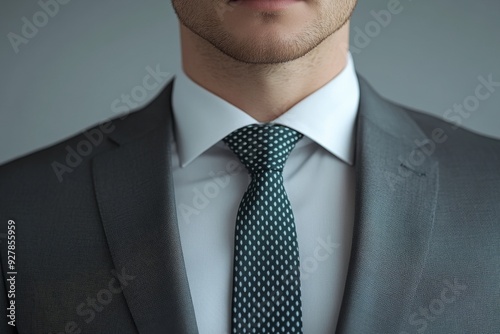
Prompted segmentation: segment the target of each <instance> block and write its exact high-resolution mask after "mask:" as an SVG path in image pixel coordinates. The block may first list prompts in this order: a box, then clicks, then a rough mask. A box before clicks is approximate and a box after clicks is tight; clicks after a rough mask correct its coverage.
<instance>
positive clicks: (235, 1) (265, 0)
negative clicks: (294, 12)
mask: <svg viewBox="0 0 500 334" xmlns="http://www.w3.org/2000/svg"><path fill="white" fill-rule="evenodd" d="M302 1H303V0H230V1H229V4H230V5H233V6H242V7H247V8H251V9H255V10H261V11H279V10H284V9H287V8H289V7H290V6H293V5H295V4H297V3H299V2H302Z"/></svg>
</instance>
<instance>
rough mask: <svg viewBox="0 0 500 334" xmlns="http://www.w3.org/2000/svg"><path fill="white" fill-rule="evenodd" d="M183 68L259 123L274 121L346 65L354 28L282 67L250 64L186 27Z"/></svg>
mask: <svg viewBox="0 0 500 334" xmlns="http://www.w3.org/2000/svg"><path fill="white" fill-rule="evenodd" d="M180 29H181V47H182V64H183V69H184V72H185V73H186V75H187V76H188V77H190V78H191V79H192V80H193V81H194V82H196V83H197V84H198V85H200V86H202V87H203V88H205V89H207V90H208V91H210V92H212V93H213V94H215V95H217V96H219V97H220V98H222V99H224V100H226V101H227V102H229V103H231V104H232V105H234V106H236V107H238V108H239V109H241V110H243V111H244V112H246V113H247V114H248V115H250V116H251V117H253V118H254V119H256V120H257V121H259V122H270V121H272V120H274V119H276V118H277V117H279V116H280V115H282V114H283V113H285V112H286V111H288V110H289V109H290V108H292V107H293V106H294V105H295V104H297V103H298V102H300V101H301V100H303V99H304V98H306V97H307V96H308V95H310V94H312V93H313V92H315V91H316V90H318V89H319V88H321V87H322V86H324V85H325V84H327V83H328V82H329V81H331V80H332V79H333V78H335V77H336V76H337V75H338V74H339V73H340V72H341V71H342V70H343V69H344V67H345V66H346V64H347V52H348V50H347V48H346V46H347V45H348V42H349V24H345V25H344V27H342V28H341V29H339V30H338V31H337V32H335V33H334V34H333V35H331V36H330V37H329V38H327V39H325V40H324V41H323V42H322V43H321V44H320V45H319V46H318V47H316V48H315V49H314V50H312V51H311V52H309V53H308V54H307V55H305V56H304V57H301V58H299V59H296V60H294V61H291V62H288V63H283V64H245V63H242V62H239V61H236V60H234V59H233V58H230V57H228V56H226V55H225V54H223V53H222V52H220V51H219V50H217V49H215V48H214V47H212V45H211V44H209V43H208V42H206V41H205V40H203V39H201V38H200V37H199V36H197V35H195V34H194V33H192V32H191V31H190V30H189V29H187V28H186V27H185V26H183V25H182V24H181V26H180Z"/></svg>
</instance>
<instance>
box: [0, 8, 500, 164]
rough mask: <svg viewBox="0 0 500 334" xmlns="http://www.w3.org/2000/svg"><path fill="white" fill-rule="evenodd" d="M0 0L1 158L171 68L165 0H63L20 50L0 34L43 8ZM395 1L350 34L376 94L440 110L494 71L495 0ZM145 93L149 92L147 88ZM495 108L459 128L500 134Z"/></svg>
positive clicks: (174, 58)
mask: <svg viewBox="0 0 500 334" xmlns="http://www.w3.org/2000/svg"><path fill="white" fill-rule="evenodd" d="M1 1H2V2H1V4H0V35H1V39H0V73H1V75H0V163H2V162H6V161H9V160H11V159H13V158H16V157H19V156H22V155H24V154H26V153H29V152H32V151H34V150H36V149H39V148H42V147H45V146H48V145H50V144H52V143H54V142H57V141H59V140H61V139H63V138H66V137H68V136H70V135H72V134H75V133H77V132H79V131H81V130H83V129H85V128H87V127H89V126H91V125H93V124H96V123H99V122H101V121H104V120H108V119H110V118H112V117H113V116H116V113H115V112H113V109H112V108H111V104H112V102H113V101H114V100H115V99H117V98H119V97H120V96H121V95H122V94H129V93H130V92H131V90H132V89H133V88H134V87H136V86H138V85H142V79H143V77H144V76H145V75H146V74H147V72H146V67H148V66H150V67H152V68H155V67H156V66H157V65H159V66H160V69H161V70H163V71H165V72H166V71H168V72H170V73H171V75H174V74H175V73H176V72H177V71H179V69H180V50H179V37H178V25H177V19H176V17H175V14H174V12H173V9H172V7H171V3H170V0H141V1H133V0H104V1H100V2H92V3H89V2H84V1H75V0H72V1H69V2H68V3H67V4H65V5H61V6H60V8H59V12H58V13H57V14H56V15H54V17H50V18H49V20H48V22H47V24H46V25H45V26H43V27H41V28H39V31H38V33H37V34H36V35H35V36H34V37H33V38H31V39H29V40H28V43H27V44H22V45H20V47H19V52H18V53H15V52H14V49H13V47H12V46H11V43H10V42H9V39H8V37H7V35H8V34H9V33H10V32H13V33H16V34H21V27H22V25H23V21H22V18H23V17H26V18H28V19H29V20H30V21H32V18H33V15H34V14H36V13H37V12H38V11H40V10H41V7H40V5H39V3H38V2H37V1H15V0H1ZM43 1H48V0H43ZM389 2H390V0H360V2H359V4H358V7H357V9H356V12H355V14H354V17H353V19H352V23H351V29H354V28H355V27H358V28H360V29H361V30H364V29H365V26H366V24H367V23H369V22H371V21H375V19H374V16H373V15H372V13H371V11H372V10H375V11H379V10H382V9H386V8H387V6H388V3H389ZM401 5H402V7H403V11H402V12H401V13H399V14H397V15H394V16H393V17H392V20H391V23H390V24H389V25H387V26H386V27H382V28H381V29H380V32H379V33H378V34H377V35H376V36H374V37H372V38H370V44H369V45H368V46H366V47H363V48H359V47H357V46H360V45H359V44H356V43H355V42H354V38H355V34H354V31H352V32H351V46H354V47H356V49H357V51H358V52H353V57H354V59H355V65H356V68H357V70H358V72H359V73H360V74H362V75H363V76H365V77H366V78H367V79H368V80H369V81H370V83H371V84H372V85H373V86H374V87H376V89H377V90H378V91H379V92H380V93H381V94H382V95H384V96H386V97H388V98H389V99H391V100H393V101H396V102H399V103H401V104H405V105H408V106H412V107H414V108H416V109H419V110H425V111H426V112H429V113H432V114H435V115H437V116H438V117H442V116H443V114H444V111H445V110H447V109H448V108H451V107H453V105H454V104H455V103H462V102H463V101H464V99H465V98H466V97H467V96H469V95H473V93H474V90H475V88H476V87H477V86H478V84H479V81H478V79H477V78H478V76H480V75H482V76H484V77H487V76H488V75H489V74H492V75H493V79H495V80H496V81H500V64H499V59H500V37H499V36H500V35H499V31H500V20H498V17H499V14H500V1H498V0H475V1H473V0H441V1H439V2H437V1H432V0H419V1H412V0H401ZM167 80H168V79H167ZM165 82H166V81H165ZM158 89H160V88H158ZM148 93H149V95H148V99H150V98H152V97H153V96H154V95H155V93H156V92H155V91H150V92H148ZM146 102H147V99H146V100H145V101H144V103H146ZM144 103H143V104H144ZM499 106H500V89H498V91H496V92H495V93H494V94H493V95H492V96H491V98H489V99H488V100H486V101H484V102H481V105H480V107H479V108H478V109H477V110H476V111H474V112H473V113H472V114H471V116H470V117H469V118H466V119H464V126H465V127H467V128H470V129H473V130H475V131H476V132H480V133H483V134H487V135H489V136H493V137H496V138H500V127H499V125H500V110H499Z"/></svg>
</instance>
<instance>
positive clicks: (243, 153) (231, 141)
mask: <svg viewBox="0 0 500 334" xmlns="http://www.w3.org/2000/svg"><path fill="white" fill-rule="evenodd" d="M301 138H302V134H301V133H299V132H297V131H295V130H293V129H290V128H288V127H286V126H283V125H277V124H264V125H258V124H253V125H248V126H245V127H243V128H240V129H238V130H236V131H233V132H232V133H230V134H229V135H228V136H227V137H225V138H224V142H225V143H226V145H227V146H229V148H230V149H231V150H232V151H233V152H234V154H236V156H237V157H238V158H239V159H240V161H241V163H242V164H243V165H245V167H246V168H247V169H248V171H249V172H250V174H255V173H258V172H259V171H265V170H275V171H282V170H283V167H284V166H285V162H286V160H287V159H288V156H289V154H290V152H291V151H292V149H293V148H294V147H295V144H296V143H297V141H299V139H301Z"/></svg>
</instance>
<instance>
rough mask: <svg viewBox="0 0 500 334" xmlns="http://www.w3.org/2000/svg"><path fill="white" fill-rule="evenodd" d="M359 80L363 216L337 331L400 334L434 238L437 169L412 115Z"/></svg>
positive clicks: (358, 176) (360, 202) (358, 211)
mask: <svg viewBox="0 0 500 334" xmlns="http://www.w3.org/2000/svg"><path fill="white" fill-rule="evenodd" d="M359 81H360V88H361V100H360V107H359V114H358V124H357V141H356V162H355V169H356V180H357V181H356V183H357V185H356V214H355V216H356V217H355V225H354V231H353V232H354V233H353V242H352V250H351V258H350V264H349V270H348V275H347V280H346V286H345V292H344V297H343V301H342V307H341V311H340V315H339V321H338V326H337V333H399V332H400V330H401V329H402V324H403V322H404V321H406V319H407V316H408V314H409V313H410V307H411V304H412V301H413V298H414V295H415V291H416V290H417V287H418V285H419V282H420V278H421V275H422V272H423V268H424V266H425V261H426V257H427V252H428V245H429V242H430V238H431V236H432V228H433V223H434V211H435V208H436V200H437V191H438V183H439V173H438V163H437V161H436V160H435V158H434V157H433V156H432V155H431V156H427V155H425V153H423V152H422V151H421V148H422V147H421V146H419V145H420V144H421V143H424V142H425V138H426V136H425V135H424V134H423V132H422V130H421V129H420V128H419V127H418V126H417V124H416V123H415V122H414V121H413V120H412V119H411V118H410V117H409V116H408V115H407V114H406V112H405V111H404V110H402V108H399V107H397V106H396V105H394V104H391V103H389V102H387V101H385V100H383V99H382V98H381V97H380V96H378V95H377V93H375V92H374V91H373V90H372V88H371V87H369V86H368V84H367V83H366V82H365V81H364V80H363V79H362V78H359Z"/></svg>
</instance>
